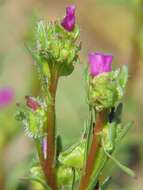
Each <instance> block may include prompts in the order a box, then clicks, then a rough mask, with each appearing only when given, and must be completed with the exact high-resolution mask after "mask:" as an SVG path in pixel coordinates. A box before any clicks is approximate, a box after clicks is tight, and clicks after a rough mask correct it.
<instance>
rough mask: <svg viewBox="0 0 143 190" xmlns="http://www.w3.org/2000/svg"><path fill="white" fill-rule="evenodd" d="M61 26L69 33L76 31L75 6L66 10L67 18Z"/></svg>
mask: <svg viewBox="0 0 143 190" xmlns="http://www.w3.org/2000/svg"><path fill="white" fill-rule="evenodd" d="M61 25H62V26H63V27H64V29H65V30H67V31H68V32H71V31H73V30H74V27H75V6H74V5H70V6H68V7H67V8H66V16H65V17H64V19H63V20H62V22H61Z"/></svg>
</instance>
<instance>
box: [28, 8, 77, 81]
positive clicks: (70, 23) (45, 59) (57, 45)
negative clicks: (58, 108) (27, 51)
mask: <svg viewBox="0 0 143 190" xmlns="http://www.w3.org/2000/svg"><path fill="white" fill-rule="evenodd" d="M66 28H67V29H66ZM69 31H70V32H69ZM78 36H79V28H78V27H77V26H75V7H74V6H69V7H67V15H66V17H65V18H64V19H63V21H62V23H61V22H59V21H56V22H48V23H46V22H45V21H39V22H38V24H37V27H36V32H35V50H33V51H32V52H31V53H32V55H33V58H34V59H35V60H36V62H37V63H38V65H40V68H42V67H43V65H45V64H48V68H49V71H50V73H51V72H53V73H55V71H56V73H57V72H58V76H65V75H69V74H70V73H71V72H72V71H73V69H74V63H76V62H78V61H79V56H78V53H79V50H80V48H81V44H78V43H76V40H77V38H78ZM40 72H44V71H43V70H42V69H41V70H40ZM43 75H45V73H43ZM47 75H48V79H49V76H50V75H49V73H47Z"/></svg>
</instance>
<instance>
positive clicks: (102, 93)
mask: <svg viewBox="0 0 143 190" xmlns="http://www.w3.org/2000/svg"><path fill="white" fill-rule="evenodd" d="M79 34H80V32H79V28H78V26H77V24H76V17H75V6H69V7H67V10H66V16H65V17H64V18H63V19H62V20H60V21H56V22H49V23H46V22H44V21H40V22H38V24H37V27H36V31H35V43H34V48H29V50H30V52H31V54H32V56H33V58H34V60H35V61H36V68H37V71H38V74H39V77H40V80H41V87H42V88H41V89H42V93H41V96H39V97H31V96H26V104H25V105H18V107H19V108H18V113H17V119H19V120H20V121H21V122H22V124H23V126H24V128H25V130H26V133H27V134H28V135H29V136H30V137H32V138H33V140H34V142H35V146H36V149H37V153H38V157H39V159H38V161H37V162H36V164H35V165H34V166H33V167H32V168H31V175H30V177H29V179H31V180H35V181H38V182H39V183H41V184H42V186H43V188H44V189H45V190H50V189H51V190H58V189H61V190H62V189H69V190H74V189H77V190H94V189H100V190H105V189H106V188H107V185H108V182H109V179H110V177H104V178H105V179H104V178H103V179H104V180H101V179H100V177H101V176H102V170H103V168H104V166H105V165H106V163H107V161H108V160H112V161H113V162H115V163H116V164H117V165H118V167H120V168H121V169H122V170H123V171H124V172H126V173H127V174H128V175H130V176H133V177H134V176H135V174H134V172H133V171H132V170H131V169H129V168H127V167H126V166H124V165H122V164H121V163H120V162H119V161H118V160H117V159H116V158H114V157H113V155H112V154H113V152H114V150H115V149H116V146H117V145H118V143H119V142H120V141H121V139H122V138H123V137H124V136H125V135H126V133H127V131H128V129H129V128H130V127H131V126H132V123H129V124H127V125H123V124H122V122H121V114H122V107H123V106H122V105H123V104H122V98H123V96H124V91H125V87H126V83H127V80H128V69H127V67H126V66H123V67H122V68H121V69H115V70H113V69H112V60H113V56H112V55H109V54H104V53H101V52H96V53H94V52H92V53H90V54H89V60H88V69H87V71H86V87H87V88H86V91H87V99H88V106H89V117H88V118H87V119H86V120H85V129H84V132H83V134H82V137H81V138H80V139H79V141H78V142H77V143H76V144H74V145H72V146H71V147H69V148H68V149H67V150H63V149H62V139H61V136H59V135H58V136H57V134H56V111H55V105H56V90H57V85H58V81H59V79H60V77H61V76H67V75H70V74H71V73H72V71H73V70H74V65H75V64H76V63H78V62H79V51H80V49H81V45H80V43H78V41H77V39H78V37H79Z"/></svg>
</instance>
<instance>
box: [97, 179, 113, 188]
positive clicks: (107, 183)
mask: <svg viewBox="0 0 143 190" xmlns="http://www.w3.org/2000/svg"><path fill="white" fill-rule="evenodd" d="M110 180H111V177H107V178H106V179H105V181H104V182H103V183H102V184H101V186H100V189H99V190H106V189H107V188H108V185H109V181H110Z"/></svg>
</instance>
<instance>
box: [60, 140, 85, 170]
mask: <svg viewBox="0 0 143 190" xmlns="http://www.w3.org/2000/svg"><path fill="white" fill-rule="evenodd" d="M84 152H85V140H84V139H82V140H81V141H80V142H79V143H77V144H74V145H73V146H71V147H70V148H68V149H67V150H66V151H64V152H61V153H60V155H59V158H58V160H59V162H60V163H61V164H63V165H64V166H67V167H71V168H77V169H79V168H82V167H83V163H84Z"/></svg>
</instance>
